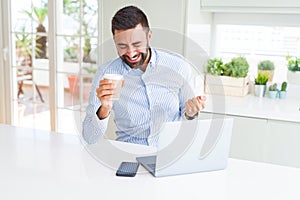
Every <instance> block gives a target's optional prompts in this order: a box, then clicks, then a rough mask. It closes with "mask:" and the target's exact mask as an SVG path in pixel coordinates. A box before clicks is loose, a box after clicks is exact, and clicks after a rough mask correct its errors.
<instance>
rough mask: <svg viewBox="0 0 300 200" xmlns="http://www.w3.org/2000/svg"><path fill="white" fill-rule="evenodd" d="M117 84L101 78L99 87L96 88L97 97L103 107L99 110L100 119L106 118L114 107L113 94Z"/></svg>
mask: <svg viewBox="0 0 300 200" xmlns="http://www.w3.org/2000/svg"><path fill="white" fill-rule="evenodd" d="M114 88H115V85H114V83H113V82H112V81H111V80H101V81H100V83H99V88H97V89H96V93H97V97H98V99H99V100H100V102H101V107H100V109H99V110H98V112H97V115H98V117H99V119H104V118H106V117H107V116H108V115H109V112H110V110H111V108H112V95H113V93H114Z"/></svg>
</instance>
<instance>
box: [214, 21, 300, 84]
mask: <svg viewBox="0 0 300 200" xmlns="http://www.w3.org/2000/svg"><path fill="white" fill-rule="evenodd" d="M216 50H217V51H216V52H217V54H216V56H217V57H221V58H223V59H224V60H225V61H226V60H230V59H231V58H232V57H234V56H237V55H242V56H245V57H246V58H247V60H248V62H249V65H250V72H251V74H252V75H254V74H256V73H257V65H258V63H259V62H260V61H262V60H265V59H269V60H271V61H273V62H274V64H275V73H274V82H282V81H285V80H286V73H287V61H286V60H285V57H286V56H287V55H292V56H296V55H299V54H300V28H299V27H282V26H280V27H279V26H254V25H226V24H225V25H222V24H219V25H217V47H216Z"/></svg>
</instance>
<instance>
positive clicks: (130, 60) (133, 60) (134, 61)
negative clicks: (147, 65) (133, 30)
mask: <svg viewBox="0 0 300 200" xmlns="http://www.w3.org/2000/svg"><path fill="white" fill-rule="evenodd" d="M140 58H141V54H139V55H138V56H135V57H134V58H133V59H131V58H129V57H127V56H126V60H127V61H128V62H130V63H136V62H138V61H139V60H140Z"/></svg>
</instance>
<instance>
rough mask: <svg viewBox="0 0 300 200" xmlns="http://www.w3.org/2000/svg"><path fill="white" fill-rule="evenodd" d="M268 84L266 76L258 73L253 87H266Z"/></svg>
mask: <svg viewBox="0 0 300 200" xmlns="http://www.w3.org/2000/svg"><path fill="white" fill-rule="evenodd" d="M267 82H268V74H267V73H260V72H258V75H257V78H255V85H266V83H267Z"/></svg>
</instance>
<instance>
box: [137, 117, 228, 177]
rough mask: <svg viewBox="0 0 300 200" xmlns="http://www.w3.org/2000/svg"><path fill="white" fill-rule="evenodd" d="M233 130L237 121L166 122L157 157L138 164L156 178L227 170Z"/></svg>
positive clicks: (143, 160)
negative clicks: (234, 122)
mask: <svg viewBox="0 0 300 200" xmlns="http://www.w3.org/2000/svg"><path fill="white" fill-rule="evenodd" d="M232 126H233V118H219V119H197V120H189V121H175V122H166V123H164V125H163V126H162V127H161V128H160V130H159V131H158V132H159V135H158V149H157V152H156V155H151V156H144V157H137V158H136V160H137V161H138V162H139V163H140V164H141V165H142V166H143V167H144V168H146V169H147V170H148V171H149V172H150V173H151V174H152V175H153V176H155V177H161V176H172V175H180V174H190V173H198V172H205V171H214V170H222V169H225V168H226V166H227V160H228V157H229V150H230V142H231V135H232Z"/></svg>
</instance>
